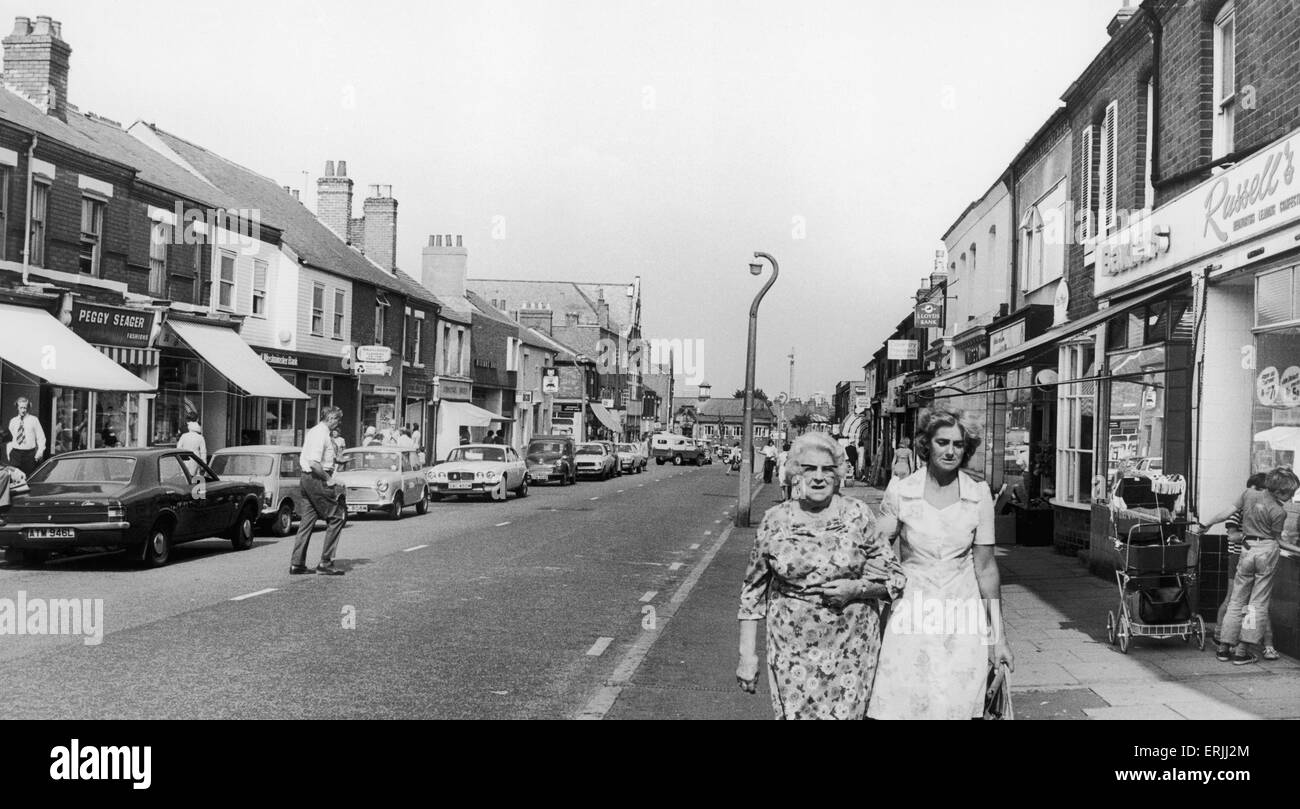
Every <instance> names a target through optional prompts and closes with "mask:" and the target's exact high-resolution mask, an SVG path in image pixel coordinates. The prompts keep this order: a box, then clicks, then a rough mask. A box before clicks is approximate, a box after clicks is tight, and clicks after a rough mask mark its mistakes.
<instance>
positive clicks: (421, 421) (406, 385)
mask: <svg viewBox="0 0 1300 809" xmlns="http://www.w3.org/2000/svg"><path fill="white" fill-rule="evenodd" d="M432 394H433V386H432V385H431V384H430V382H429V380H428V379H426V378H424V377H416V376H415V375H414V374H413V373H411V372H410V371H407V372H406V373H405V374H403V375H402V418H401V425H402V427H403V428H405V429H406V430H409V431H410V433H411V440H412V441H413V442H415V445H416V446H417V447H418V448H419V449H420V451H421V452H423V453H424V454H425V456H426V457H428V456H429V455H430V452H429V448H430V447H431V446H432V445H433V436H432V435H431V434H430V433H429V411H430V408H431V407H432V404H433V400H432Z"/></svg>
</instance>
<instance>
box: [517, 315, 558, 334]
mask: <svg viewBox="0 0 1300 809" xmlns="http://www.w3.org/2000/svg"><path fill="white" fill-rule="evenodd" d="M515 319H516V320H518V321H519V325H521V326H523V327H524V328H526V329H537V330H538V331H540V332H541V333H542V334H545V335H547V336H551V329H552V328H553V327H554V326H555V313H554V312H552V311H551V310H550V309H520V310H519V311H518V312H516V313H515Z"/></svg>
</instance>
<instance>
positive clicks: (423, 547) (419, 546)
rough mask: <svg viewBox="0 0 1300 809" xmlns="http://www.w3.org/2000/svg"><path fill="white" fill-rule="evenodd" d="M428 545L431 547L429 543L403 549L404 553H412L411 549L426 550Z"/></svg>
mask: <svg viewBox="0 0 1300 809" xmlns="http://www.w3.org/2000/svg"><path fill="white" fill-rule="evenodd" d="M427 547H429V546H428V545H416V546H415V547H414V548H407V549H406V550H404V551H402V553H410V552H411V551H422V550H424V549H425V548H427Z"/></svg>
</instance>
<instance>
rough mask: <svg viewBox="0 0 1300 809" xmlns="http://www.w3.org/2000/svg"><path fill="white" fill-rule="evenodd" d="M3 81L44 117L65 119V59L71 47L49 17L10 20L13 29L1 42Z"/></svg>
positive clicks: (66, 101)
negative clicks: (26, 99)
mask: <svg viewBox="0 0 1300 809" xmlns="http://www.w3.org/2000/svg"><path fill="white" fill-rule="evenodd" d="M3 44H4V81H5V83H6V84H8V85H9V86H10V87H14V88H16V89H18V90H19V91H20V92H21V93H22V94H23V95H25V96H27V97H28V98H29V99H31V100H32V101H33V102H35V103H36V104H38V105H40V106H41V107H42V108H43V109H44V110H45V112H46V113H47V114H48V115H53V116H54V117H56V118H59V119H60V120H67V103H68V59H69V57H70V56H71V55H72V47H71V46H70V45H68V43H66V42H64V41H63V25H62V24H61V23H59V22H57V21H55V20H52V19H50V18H49V17H37V18H36V22H35V24H33V23H32V21H31V19H30V18H28V17H16V18H14V30H13V33H11V34H10V35H9V36H7V37H5V38H4V40H3Z"/></svg>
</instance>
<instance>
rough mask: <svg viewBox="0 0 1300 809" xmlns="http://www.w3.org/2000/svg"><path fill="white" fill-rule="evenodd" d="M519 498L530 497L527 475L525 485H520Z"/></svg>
mask: <svg viewBox="0 0 1300 809" xmlns="http://www.w3.org/2000/svg"><path fill="white" fill-rule="evenodd" d="M519 496H520V497H527V496H528V476H527V475H524V481H523V483H520V484H519Z"/></svg>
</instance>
